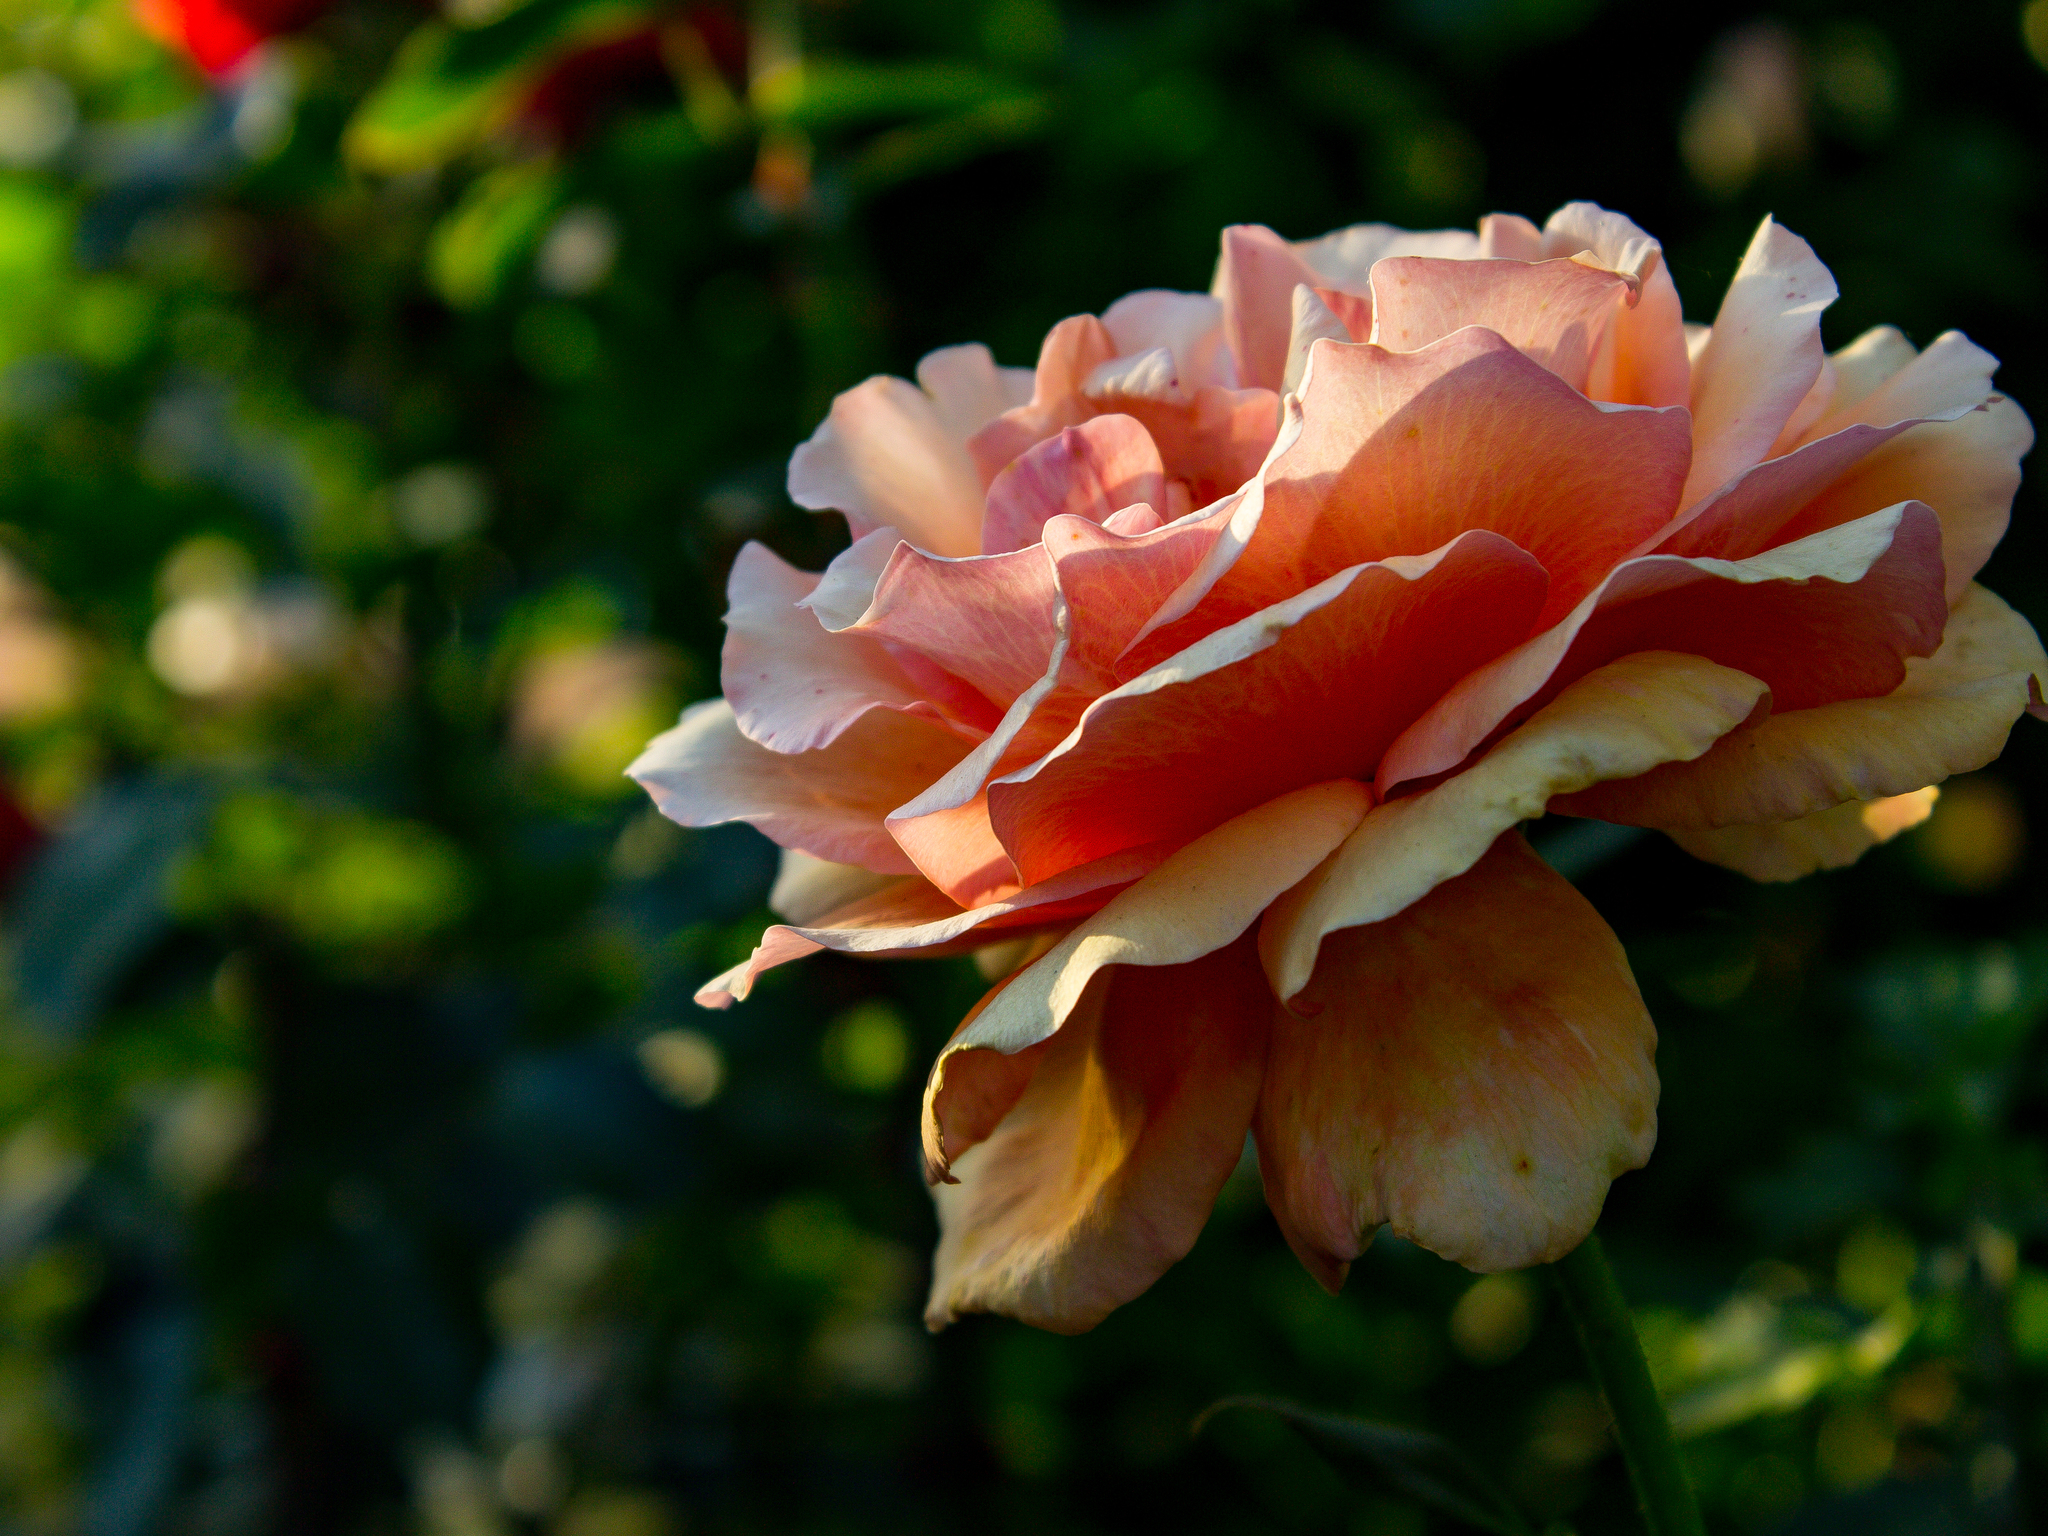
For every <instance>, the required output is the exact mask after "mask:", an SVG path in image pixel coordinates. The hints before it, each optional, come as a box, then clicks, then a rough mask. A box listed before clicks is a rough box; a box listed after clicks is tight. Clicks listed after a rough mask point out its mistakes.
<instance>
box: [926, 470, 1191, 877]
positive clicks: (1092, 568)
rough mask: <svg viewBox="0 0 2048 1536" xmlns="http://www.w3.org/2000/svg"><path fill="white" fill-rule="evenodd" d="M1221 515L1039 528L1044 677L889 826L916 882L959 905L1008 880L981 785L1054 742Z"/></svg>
mask: <svg viewBox="0 0 2048 1536" xmlns="http://www.w3.org/2000/svg"><path fill="white" fill-rule="evenodd" d="M1229 515H1230V508H1229V506H1228V505H1227V504H1226V505H1224V506H1221V507H1219V508H1217V509H1216V510H1215V511H1214V512H1212V513H1210V514H1208V515H1207V516H1200V517H1190V518H1184V519H1182V520H1181V521H1180V522H1178V523H1173V524H1169V525H1167V526H1166V527H1163V528H1159V529H1155V530H1153V531H1151V532H1149V533H1144V534H1134V535H1124V534H1119V533H1117V532H1115V531H1114V530H1112V529H1108V528H1098V527H1097V526H1096V525H1095V524H1093V523H1090V522H1088V521H1087V520H1086V519H1084V518H1076V517H1060V518H1055V519H1054V520H1053V521H1052V522H1051V523H1050V524H1048V525H1047V527H1046V531H1045V544H1044V546H1043V548H1044V550H1045V551H1046V553H1048V554H1049V555H1050V556H1051V557H1052V559H1053V562H1054V567H1055V570H1056V571H1057V572H1058V574H1059V581H1060V584H1061V587H1062V589H1063V598H1062V601H1063V603H1064V606H1065V610H1066V622H1065V627H1064V629H1063V632H1062V633H1061V634H1060V636H1059V638H1058V639H1057V640H1056V641H1055V643H1054V646H1053V653H1052V656H1051V657H1050V659H1049V660H1048V662H1047V666H1046V671H1045V675H1044V676H1043V677H1041V678H1040V679H1039V680H1038V681H1037V682H1036V683H1034V684H1032V686H1031V687H1030V688H1028V689H1026V690H1025V691H1024V692H1023V693H1021V694H1019V695H1018V696H1017V699H1016V701H1015V702H1014V703H1013V704H1011V705H1010V707H1009V709H1008V710H1007V711H1006V712H1005V713H1004V715H1003V718H1002V719H1001V720H1000V721H999V722H998V723H997V725H996V727H995V729H994V730H993V731H991V732H990V733H989V735H988V737H987V739H985V740H984V741H983V742H981V744H980V745H979V746H977V747H976V748H975V749H974V750H973V751H972V752H970V753H968V754H967V755H966V756H964V757H962V758H961V759H960V761H959V762H958V763H957V764H956V765H955V766H954V767H953V769H952V770H951V771H950V772H948V773H947V774H946V775H945V776H944V777H942V778H940V779H938V780H936V781H935V782H933V783H932V784H931V785H930V786H929V787H928V788H927V789H926V790H925V791H924V792H923V793H922V794H920V795H918V796H917V797H916V798H915V799H914V800H911V801H909V802H908V803H906V804H904V805H902V806H900V807H898V808H897V810H896V811H895V812H894V813H893V814H892V815H891V817H890V818H889V821H890V828H891V831H892V832H893V833H894V835H895V837H896V839H897V841H898V843H899V844H900V845H901V847H902V848H903V850H904V851H905V853H906V854H908V856H909V857H910V858H911V859H912V860H913V861H914V862H915V863H916V865H917V867H918V868H919V869H921V870H922V871H924V873H925V875H926V876H927V877H928V878H930V879H931V880H933V881H934V882H936V883H937V884H938V885H939V886H940V887H941V888H943V889H945V890H947V891H948V892H950V893H951V894H952V895H953V897H954V898H955V899H956V900H958V901H961V902H966V903H971V902H973V901H975V900H976V899H978V897H979V895H980V894H981V893H982V892H984V891H986V890H987V889H989V888H990V887H991V886H992V885H999V884H1002V883H1003V882H1004V881H1006V880H1008V881H1014V880H1015V879H1016V874H1015V870H1014V868H1013V867H1011V866H1010V864H1009V857H1008V855H1007V854H1005V853H1004V852H1003V851H1002V845H1001V844H1000V843H999V842H997V841H996V838H995V834H994V832H993V831H992V830H991V829H990V827H989V821H988V810H987V801H986V797H985V795H984V794H983V786H984V785H985V784H987V782H988V781H989V779H990V778H991V777H993V776H995V775H996V774H998V773H1002V772H1007V771H1009V770H1010V769H1013V768H1017V767H1021V766H1022V765H1024V764H1026V763H1029V762H1032V761H1034V760H1035V759H1037V758H1038V757H1040V756H1041V755H1043V754H1044V753H1045V752H1046V751H1047V750H1048V749H1050V748H1051V747H1052V746H1053V745H1054V744H1056V743H1057V742H1059V741H1060V740H1061V739H1062V738H1064V737H1065V736H1066V735H1067V733H1068V732H1069V731H1071V730H1072V729H1073V727H1074V724H1075V722H1077V721H1078V720H1079V719H1080V716H1081V711H1082V710H1083V709H1084V708H1085V707H1086V706H1087V704H1088V703H1089V701H1090V700H1091V699H1093V698H1094V697H1095V696H1096V695H1097V694H1098V693H1100V692H1102V691H1103V689H1104V687H1106V686H1109V685H1110V684H1111V683H1113V682H1114V681H1115V680H1116V679H1114V678H1113V677H1112V676H1111V670H1112V666H1113V663H1114V661H1115V658H1116V657H1117V655H1118V653H1119V652H1121V651H1122V650H1123V649H1124V647H1125V646H1126V645H1127V644H1128V642H1129V640H1130V637H1131V635H1132V634H1133V633H1135V632H1136V631H1137V629H1138V628H1139V627H1141V626H1142V625H1143V624H1144V623H1145V622H1146V621H1147V620H1148V619H1149V617H1150V616H1151V613H1152V611H1153V608H1152V605H1153V604H1154V603H1156V602H1157V601H1158V600H1159V598H1160V596H1161V595H1162V594H1165V595H1167V596H1170V595H1171V594H1172V592H1173V591H1174V590H1176V589H1177V586H1178V584H1179V583H1180V582H1182V581H1183V580H1184V579H1185V577H1186V575H1187V573H1188V572H1189V571H1190V570H1191V569H1193V568H1194V567H1195V565H1196V564H1197V563H1198V562H1199V561H1200V560H1201V558H1202V556H1203V553H1204V552H1205V551H1206V550H1207V549H1209V548H1210V547H1212V546H1213V545H1214V543H1215V541H1216V539H1217V537H1218V533H1219V530H1220V528H1221V526H1222V525H1223V523H1224V522H1226V521H1227V520H1228V518H1229Z"/></svg>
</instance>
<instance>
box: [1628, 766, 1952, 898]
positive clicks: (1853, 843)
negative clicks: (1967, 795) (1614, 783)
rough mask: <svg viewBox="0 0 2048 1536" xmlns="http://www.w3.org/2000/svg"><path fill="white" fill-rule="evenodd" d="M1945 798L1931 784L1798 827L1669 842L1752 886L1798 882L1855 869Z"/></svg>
mask: <svg viewBox="0 0 2048 1536" xmlns="http://www.w3.org/2000/svg"><path fill="white" fill-rule="evenodd" d="M1940 793H1941V791H1940V790H1939V789H1937V788H1936V787H1935V786H1934V785H1932V784H1930V785H1928V786H1927V788H1925V789H1916V790H1914V791H1912V792H1911V793H1910V794H1904V795H1887V796H1885V798H1884V799H1882V800H1867V801H1864V800H1851V801H1849V802H1848V803H1847V804H1845V805H1838V806H1835V807H1834V808H1833V809H1831V810H1825V811H1816V812H1814V813H1813V814H1812V815H1811V816H1802V817H1800V818H1799V820H1797V821H1771V822H1765V823H1763V824H1762V825H1760V826H1753V827H1670V828H1667V829H1666V830H1667V832H1668V833H1669V834H1670V837H1671V840H1672V841H1673V842H1674V843H1676V844H1678V846H1679V847H1681V848H1683V849H1684V850H1685V851H1686V852H1687V853H1689V854H1691V855H1692V856H1693V857H1694V858H1696V859H1704V860H1705V861H1706V862H1707V863H1709V864H1719V865H1721V866H1722V867H1723V868H1724V869H1732V870H1735V871H1736V872H1737V873H1739V874H1744V875H1747V876H1749V878H1750V879H1752V880H1769V881H1781V880H1797V879H1799V878H1800V877H1802V876H1804V875H1810V874H1812V873H1814V872H1815V871H1816V870H1822V869H1841V868H1843V867H1844V866H1845V865H1849V864H1853V863H1855V862H1856V861H1857V860H1858V859H1860V858H1862V857H1863V855H1864V854H1866V853H1868V852H1869V851H1870V850H1871V849H1873V848H1875V847H1876V846H1877V845H1878V844H1879V843H1885V842H1890V841H1891V840H1892V839H1893V838H1894V837H1897V836H1898V835H1899V834H1900V833H1901V832H1903V831H1905V830H1906V829H1907V828H1908V827H1917V826H1918V825H1919V824H1920V823H1921V822H1923V821H1925V820H1926V819H1927V818H1928V816H1929V815H1931V814H1932V813H1933V810H1934V801H1935V798H1936V797H1937V796H1938V795H1939V794H1940Z"/></svg>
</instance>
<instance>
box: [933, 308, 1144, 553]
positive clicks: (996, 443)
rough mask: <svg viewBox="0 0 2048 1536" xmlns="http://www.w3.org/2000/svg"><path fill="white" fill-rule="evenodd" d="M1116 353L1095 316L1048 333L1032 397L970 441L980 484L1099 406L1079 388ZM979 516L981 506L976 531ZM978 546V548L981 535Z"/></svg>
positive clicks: (1078, 318)
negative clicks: (1036, 444)
mask: <svg viewBox="0 0 2048 1536" xmlns="http://www.w3.org/2000/svg"><path fill="white" fill-rule="evenodd" d="M1115 356H1116V340H1115V338H1113V337H1112V336H1111V335H1110V334H1109V331H1108V330H1107V328H1105V327H1104V325H1103V323H1102V322H1101V321H1100V320H1098V319H1096V318H1095V317H1094V316H1093V315H1073V316H1070V317H1068V318H1067V319H1065V320H1062V321H1061V322H1060V323H1059V324H1058V325H1056V326H1054V327H1053V328H1052V329H1051V330H1050V331H1048V332H1046V335H1045V340H1044V342H1042V343H1041V344H1040V346H1039V349H1038V367H1037V369H1036V371H1035V372H1034V373H1033V375H1032V386H1031V398H1030V399H1029V400H1027V401H1026V402H1025V403H1024V404H1022V405H1018V406H1012V407H1011V408H1010V409H1009V410H1007V411H1005V412H1003V414H1002V415H1000V416H998V417H997V418H996V419H995V420H994V421H991V422H990V423H989V424H988V425H987V426H985V427H983V428H982V429H981V430H980V431H979V432H977V433H975V434H974V436H973V437H971V438H969V439H968V440H967V452H968V456H969V457H970V458H971V459H972V460H973V462H974V467H975V469H976V470H977V471H978V472H979V473H980V477H981V484H982V486H984V487H985V486H987V485H989V484H991V483H992V482H993V481H994V480H995V477H996V476H997V475H999V474H1001V473H1002V472H1003V470H1004V469H1005V468H1006V467H1007V466H1008V465H1009V463H1010V461H1011V460H1012V459H1014V458H1016V457H1017V455H1018V454H1020V453H1022V452H1024V450H1025V449H1027V448H1029V447H1030V446H1031V445H1032V444H1033V443H1038V442H1043V441H1044V440H1045V439H1046V438H1048V437H1051V436H1052V435H1053V434H1054V433H1055V432H1057V431H1059V430H1060V429H1061V428H1062V427H1072V426H1077V425H1079V424H1080V423H1081V422H1084V421H1086V420H1087V419H1088V418H1089V417H1090V416H1093V415H1094V414H1095V405H1094V403H1093V402H1092V401H1090V400H1089V399H1088V397H1087V396H1086V395H1084V394H1083V393H1082V392H1081V391H1082V386H1083V385H1084V384H1085V383H1086V382H1087V379H1088V376H1089V375H1090V374H1092V373H1093V372H1094V371H1095V370H1096V369H1097V368H1099V367H1101V366H1102V365H1103V364H1104V363H1106V362H1108V361H1109V360H1110V359H1112V358H1113V357H1115ZM978 518H979V509H978V507H977V523H976V528H975V532H976V534H977V536H978V535H979V533H980V525H979V521H978ZM975 547H976V548H979V547H980V541H979V538H978V537H977V540H976V546H975ZM947 553H950V551H947Z"/></svg>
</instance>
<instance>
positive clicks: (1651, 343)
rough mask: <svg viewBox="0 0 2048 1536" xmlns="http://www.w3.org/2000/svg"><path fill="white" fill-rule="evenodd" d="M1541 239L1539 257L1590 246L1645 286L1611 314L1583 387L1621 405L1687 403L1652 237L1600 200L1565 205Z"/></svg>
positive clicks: (1673, 321) (1659, 254)
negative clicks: (1630, 304) (1631, 301)
mask: <svg viewBox="0 0 2048 1536" xmlns="http://www.w3.org/2000/svg"><path fill="white" fill-rule="evenodd" d="M1542 240H1543V243H1542V250H1541V254H1542V255H1543V256H1546V257H1558V256H1575V255H1577V254H1578V253H1579V252H1580V251H1590V252H1592V254H1593V257H1594V259H1595V260H1596V261H1598V262H1599V264H1600V265H1601V266H1603V267H1607V268H1610V269H1612V270H1613V271H1616V272H1628V273H1631V274H1633V275H1634V276H1635V277H1636V278H1637V279H1638V280H1639V281H1640V283H1641V284H1642V292H1641V294H1640V296H1639V297H1638V298H1637V300H1636V303H1635V305H1634V307H1632V308H1626V309H1622V310H1620V311H1619V312H1618V313H1617V314H1616V315H1615V317H1614V323H1613V324H1612V325H1611V326H1610V327H1609V328H1608V331H1607V335H1606V338H1605V339H1604V341H1603V342H1602V344H1601V347H1600V349H1599V351H1598V352H1596V353H1595V354H1594V356H1593V363H1592V368H1591V371H1590V374H1589V376H1588V378H1587V381H1586V393H1587V394H1589V395H1591V396H1592V397H1593V398H1594V399H1595V400H1611V401H1613V402H1615V403H1616V404H1618V405H1649V406H1666V405H1684V404H1685V403H1686V402H1687V401H1688V400H1689V399H1690V398H1691V394H1692V363H1691V361H1690V359H1689V358H1688V357H1687V355H1686V345H1685V323H1684V316H1683V314H1682V312H1681V310H1680V307H1679V302H1678V289H1677V288H1676V287H1675V286H1673V284H1672V281H1671V272H1670V269H1669V267H1668V266H1667V265H1666V264H1665V262H1664V260H1663V250H1662V248H1661V247H1660V246H1658V244H1657V242H1656V241H1654V240H1652V239H1651V238H1650V237H1649V236H1648V235H1646V234H1644V233H1643V232H1642V231H1641V230H1640V229H1638V228H1637V227H1636V226H1635V225H1634V224H1632V223H1630V222H1629V221H1628V220H1627V219H1625V218H1623V217H1622V216H1621V215H1620V214H1618V213H1610V212H1608V210H1606V209H1605V208H1602V207H1600V206H1599V205H1598V204H1597V203H1567V204H1565V205H1564V207H1562V208H1560V209H1558V210H1557V212H1555V213H1553V214H1552V215H1551V216H1550V218H1549V220H1548V222H1547V223H1546V224H1545V225H1544V227H1543V237H1542ZM1500 254H1501V255H1507V254H1509V253H1508V252H1507V251H1506V250H1502V251H1501V252H1500ZM1525 259H1528V260H1534V259H1535V258H1534V257H1528V258H1525Z"/></svg>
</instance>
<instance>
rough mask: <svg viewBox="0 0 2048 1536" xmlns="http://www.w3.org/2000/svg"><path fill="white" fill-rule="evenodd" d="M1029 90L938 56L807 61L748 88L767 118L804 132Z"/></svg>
mask: <svg viewBox="0 0 2048 1536" xmlns="http://www.w3.org/2000/svg"><path fill="white" fill-rule="evenodd" d="M1029 94H1030V93H1028V92H1025V91H1022V90H1020V89H1019V87H1018V85H1017V82H1016V81H1014V80H1011V79H1009V78H1008V77H1007V76H1004V75H999V74H997V73H995V72H994V71H992V70H986V69H977V68H975V67H974V66H973V65H971V64H956V63H953V62H951V61H950V60H943V59H926V60H920V61H917V62H915V63H908V64H867V63H859V62H856V61H854V60H850V59H805V60H803V61H802V62H800V63H793V64H790V65H787V66H785V67H784V68H782V69H779V70H776V71H773V72H772V73H769V74H765V75H763V76H762V77H761V78H760V79H759V80H757V81H755V82H754V88H753V90H752V91H751V93H750V95H751V98H752V102H753V106H754V109H755V110H756V111H757V112H759V113H760V114H761V116H762V117H763V118H765V119H766V120H768V121H770V122H786V123H789V124H792V125H793V126H795V127H799V128H809V129H819V128H840V127H849V126H853V125H855V124H860V123H872V122H878V121H885V120H887V119H889V118H905V117H933V116H937V115H939V114H941V113H960V112H967V111H970V110H972V109H975V108H980V107H986V106H988V105H989V104H990V103H992V102H996V101H1001V100H1005V99H1015V98H1018V97H1024V96H1029Z"/></svg>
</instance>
